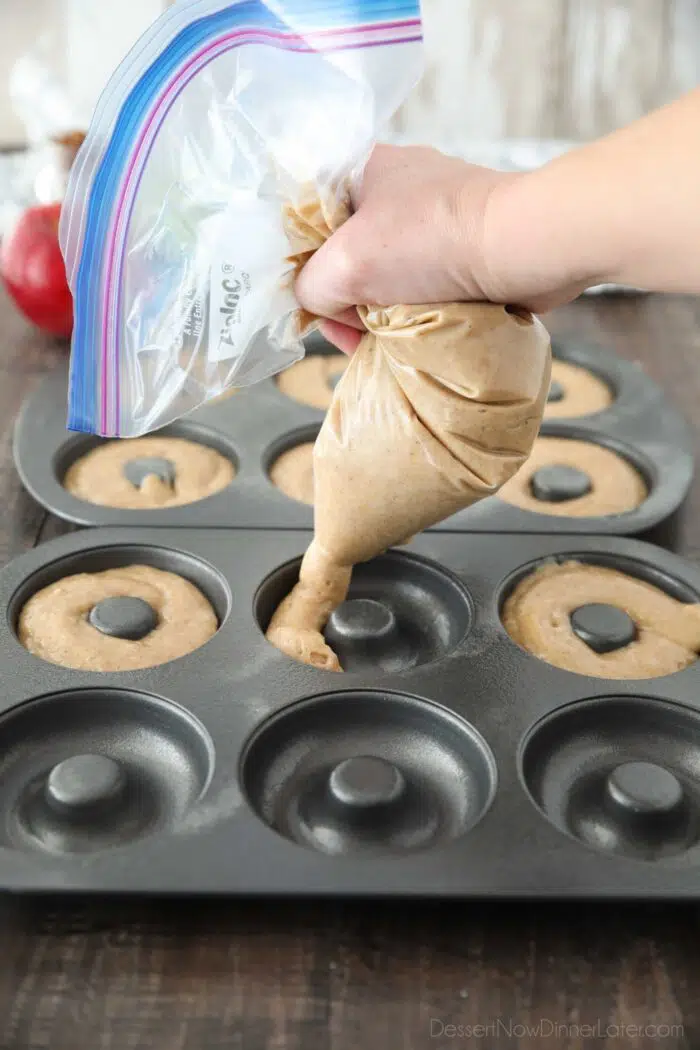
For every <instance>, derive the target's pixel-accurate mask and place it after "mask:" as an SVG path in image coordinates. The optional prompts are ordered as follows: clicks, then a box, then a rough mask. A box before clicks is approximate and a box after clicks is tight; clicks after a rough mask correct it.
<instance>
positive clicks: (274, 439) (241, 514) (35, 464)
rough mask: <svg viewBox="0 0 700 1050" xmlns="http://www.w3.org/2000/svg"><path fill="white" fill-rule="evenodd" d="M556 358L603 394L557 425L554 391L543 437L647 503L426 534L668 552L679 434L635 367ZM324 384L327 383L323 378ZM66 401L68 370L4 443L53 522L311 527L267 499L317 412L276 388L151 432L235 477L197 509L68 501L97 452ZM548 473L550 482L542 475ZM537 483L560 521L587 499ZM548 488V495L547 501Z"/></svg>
mask: <svg viewBox="0 0 700 1050" xmlns="http://www.w3.org/2000/svg"><path fill="white" fill-rule="evenodd" d="M327 347H328V344H324V343H322V342H321V344H320V345H319V344H318V343H316V344H312V345H311V346H310V347H309V352H323V351H324V350H325V349H326V348H327ZM555 357H556V358H557V359H559V360H561V361H564V362H566V363H568V364H573V365H579V366H581V367H583V368H584V369H586V370H587V372H588V374H592V375H593V376H594V377H597V378H599V379H600V380H602V383H603V384H604V385H605V386H607V387H609V389H610V391H611V393H612V403H611V404H610V405H609V406H607V407H604V408H603V409H602V410H601V411H597V412H595V413H594V414H592V415H588V416H576V418H574V419H567V418H565V417H564V416H562V414H561V412H562V408H563V407H564V406H565V405H566V404H567V401H566V391H565V390H562V385H563V384H562V383H560V382H559V381H558V380H556V381H555V383H554V384H553V387H552V398H553V400H552V402H551V406H552V409H553V410H554V411H556V413H557V416H556V418H546V419H545V422H544V425H543V434H545V435H554V436H559V437H568V438H574V439H578V440H584V441H590V442H593V443H594V445H602V446H604V448H606V449H610V450H612V452H614V453H617V454H618V455H620V456H621V457H622V459H623V461H626V463H629V464H631V465H632V467H633V468H635V469H636V471H637V472H638V473H639V475H641V479H642V481H643V485H642V488H643V489H644V488H646V490H647V493H648V495H647V497H646V499H643V502H642V503H641V505H640V506H638V507H636V508H635V509H632V510H629V511H627V512H625V513H620V514H612V515H608V516H605V517H585V518H582V517H573V516H567V514H561V513H557V514H556V516H555V514H554V513H551V512H550V513H538V512H537V510H536V505H535V509H533V508H532V507H531V508H530V509H523V508H521V507H519V506H515V505H512V504H510V503H507V502H505V501H504V500H502V499H500V498H498V497H494V498H491V499H488V500H484V501H482V502H481V503H480V504H477V505H476V506H474V507H472V508H469V509H468V510H466V511H462V512H460V513H458V514H455V515H453V516H452V517H451V518H448V519H447V521H445V522H443V523H442V524H440V525H439V526H437V529H438V531H465V532H519V533H521V532H551V531H556V532H560V533H576V534H580V533H605V534H611V535H630V536H639V537H643V538H645V539H653V540H655V541H656V542H659V543H662V544H664V545H665V546H668V547H672V546H673V543H674V534H675V527H676V525H677V520H678V511H679V509H680V508H681V506H682V504H683V501H684V499H685V496H686V494H687V491H688V488H689V486H690V482H691V480H692V474H693V459H692V455H691V451H690V449H691V442H690V438H689V433H688V428H687V427H686V424H685V423H684V421H683V420H682V419H681V418H680V417H679V415H678V414H677V412H676V411H675V410H674V409H673V408H672V407H671V406H669V405H668V404H667V403H666V401H665V399H664V395H663V393H662V391H661V390H660V389H659V388H658V387H657V386H656V385H655V384H654V383H653V382H652V381H651V380H650V379H649V378H648V377H647V376H646V375H645V374H644V373H643V372H642V370H641V369H640V368H639V367H637V366H636V365H633V364H630V363H628V362H624V361H621V360H619V359H617V358H616V357H613V356H610V355H607V354H604V353H602V352H600V351H598V350H596V349H594V348H590V347H587V346H583V345H580V344H578V343H560V344H557V345H556V346H555ZM328 381H329V383H331V382H332V377H331V376H329V380H328ZM329 392H330V391H329ZM66 396H67V370H58V371H56V372H54V373H53V374H51V375H49V376H48V377H47V378H46V379H45V380H44V382H43V383H42V384H41V385H40V386H39V387H38V388H37V389H36V390H35V391H34V393H33V394H32V395H31V396H30V398H29V399H28V401H27V402H26V403H25V405H24V407H23V410H22V412H21V415H20V418H19V420H18V423H17V427H16V431H15V442H14V453H15V462H16V464H17V469H18V471H19V474H20V476H21V478H22V481H23V483H24V485H25V486H26V488H27V489H28V490H29V492H30V493H31V494H32V495H33V496H34V497H35V498H36V499H37V500H38V501H39V502H40V503H41V504H42V505H43V506H45V507H47V508H48V509H49V510H51V511H52V512H53V513H55V514H57V515H58V516H59V517H62V518H65V519H67V520H69V521H72V522H75V523H77V524H80V525H120V526H121V525H148V526H153V527H156V526H161V525H168V526H197V527H207V528H230V527H234V528H311V527H312V524H313V515H312V508H311V506H309V505H308V504H306V503H303V502H299V501H297V500H295V499H292V498H290V497H289V496H287V495H285V494H284V493H283V492H282V491H280V489H279V488H277V487H275V485H273V483H272V481H271V480H270V476H269V472H270V469H271V468H272V466H273V464H274V463H275V462H276V461H277V460H278V457H280V456H281V455H282V454H283V453H285V452H286V451H287V450H289V449H291V448H292V447H294V446H297V445H299V444H302V443H308V442H313V440H314V439H315V436H316V434H317V433H318V429H319V427H320V425H321V422H322V419H323V411H322V410H320V409H317V408H312V407H308V406H307V405H302V404H300V403H298V402H297V401H294V400H292V399H291V398H290V397H288V396H286V395H285V394H283V393H282V392H281V391H280V390H279V389H278V387H277V383H276V382H275V380H268V381H266V382H263V383H260V384H258V385H257V386H255V387H254V388H252V389H251V390H247V391H245V392H242V393H240V394H235V395H233V396H232V397H230V398H228V399H225V400H223V401H219V402H218V403H216V404H212V405H211V406H209V407H206V408H204V409H201V410H199V411H198V412H196V413H194V414H193V415H192V416H190V417H188V418H187V419H185V420H182V421H180V422H179V423H177V424H175V425H173V426H171V427H167V428H165V429H164V430H163V431H161V434H163V435H170V436H174V437H182V438H189V439H190V440H192V441H195V442H198V443H202V444H205V445H209V446H211V447H212V448H214V449H215V450H217V451H218V452H219V453H221V454H223V456H225V457H227V458H228V459H230V460H231V461H232V462H233V464H234V466H235V468H236V477H235V478H234V480H233V481H232V482H231V483H230V484H228V485H227V486H226V487H225V488H224V489H223V490H221V491H219V492H217V493H215V494H214V495H211V496H209V497H207V498H206V499H203V500H200V501H199V502H196V503H189V504H186V505H183V506H173V507H160V508H158V509H137V510H133V509H128V510H127V509H115V508H111V507H107V506H99V505H96V504H94V503H89V502H86V501H84V500H82V499H77V498H76V497H75V496H74V495H72V494H71V493H70V492H68V491H67V490H66V489H65V488H64V487H63V485H62V480H63V478H64V477H65V474H66V472H67V471H68V469H69V468H70V467H71V465H72V464H74V463H75V462H76V460H78V459H79V458H80V457H82V456H83V455H85V454H86V453H87V452H89V451H90V450H91V449H93V448H95V447H97V446H98V445H99V444H100V443H101V442H100V440H99V439H95V438H90V437H86V436H85V435H76V434H70V433H68V432H67V431H66V429H65V413H66ZM146 465H147V466H148V464H146ZM554 466H555V467H556V466H557V464H556V463H555V464H554ZM143 467H144V462H143V460H142V459H138V460H137V461H135V462H134V464H131V465H127V466H126V467H123V468H122V469H123V471H124V474H125V476H126V477H127V478H129V479H130V480H131V483H132V484H134V485H136V484H138V480H139V476H140V474H141V473H143V470H142V468H143ZM163 467H164V471H165V472H164V475H163V478H164V480H167V478H168V469H169V468H168V463H167V462H163ZM132 468H133V469H132ZM116 469H119V468H116ZM151 469H153V468H152V467H151ZM548 472H549V474H551V470H550V469H549V468H545V473H546V474H547V473H548ZM545 481H546V483H547V484H546V487H545V493H544V494H545V495H547V492H549V496H548V498H551V499H552V500H554V501H556V502H557V509H558V510H561V508H562V507H564V508H565V507H566V501H567V500H568V499H570V498H572V491H573V494H574V497H575V496H576V494H577V493H580V492H581V491H583V490H585V489H586V487H588V488H590V487H591V484H593V483H594V482H595V479H591V478H590V477H588V476H587V475H586V474H585V471H584V472H583V473H582V472H581V471H580V470H579V471H578V472H577V477H575V478H573V482H574V489H573V490H571V489H567V485H569V486H570V485H571V483H572V475H571V471H570V470H569V474H568V480H567V478H566V477H565V478H564V479H563V482H562V478H561V476H560V475H558V474H557V471H556V470H555V471H554V481H552V478H551V477H547V478H545ZM552 483H554V485H555V488H556V489H557V491H555V492H554V493H553V494H552V492H551V485H552ZM581 485H583V489H581ZM557 486H558V488H557ZM576 486H578V488H577V487H576ZM552 505H553V504H551V503H550V506H552ZM546 506H547V505H546V504H544V503H543V507H545V508H546Z"/></svg>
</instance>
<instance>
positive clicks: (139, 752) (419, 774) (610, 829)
mask: <svg viewBox="0 0 700 1050" xmlns="http://www.w3.org/2000/svg"><path fill="white" fill-rule="evenodd" d="M308 538H309V534H308V532H307V531H305V530H295V531H291V530H278V531H275V532H273V531H271V530H254V531H249V530H244V529H240V530H229V531H224V530H221V529H219V530H215V529H210V530H205V529H200V530H194V529H179V530H177V531H174V530H172V529H170V530H168V529H146V528H139V529H133V528H98V529H91V530H83V531H81V532H78V533H74V534H72V535H70V536H67V537H63V538H62V539H59V540H55V541H52V542H50V543H47V544H45V545H43V546H41V547H39V548H37V549H35V550H33V551H31V552H30V553H28V554H26V555H23V556H22V557H21V558H19V559H17V560H16V561H14V562H12V563H11V564H10V565H9V566H7V567H6V568H5V569H4V570H2V572H0V602H1V603H2V605H3V607H4V610H5V614H4V615H3V616H2V617H0V661H2V666H3V669H4V675H3V685H4V687H3V691H2V696H1V698H0V888H3V889H10V890H15V891H22V890H24V891H59V890H60V891H64V892H65V891H70V892H91V891H107V892H115V893H128V892H154V893H155V892H157V893H185V894H187V893H191V894H212V893H214V894H216V893H221V894H239V895H246V894H256V895H260V894H263V895H265V894H267V895H279V894H283V895H306V894H315V895H318V894H327V895H342V896H352V895H355V896H368V895H373V896H382V897H392V896H424V897H472V898H494V897H503V898H508V897H510V898H513V897H518V898H536V897H548V898H627V899H629V898H635V897H636V898H644V899H649V898H658V899H662V898H695V899H697V898H698V897H700V662H699V663H696V664H692V665H691V666H690V667H688V668H686V669H685V670H683V671H680V672H678V673H676V674H673V675H668V676H664V677H661V678H655V679H647V680H641V681H640V680H637V681H615V680H601V679H593V678H589V677H585V676H581V675H576V674H572V673H569V672H567V671H563V670H560V669H557V668H555V667H552V666H550V665H548V664H546V663H544V662H542V661H540V660H537V659H535V658H534V657H532V656H530V655H529V654H528V653H526V652H525V651H524V650H522V649H521V648H520V647H519V646H517V645H516V644H515V643H514V642H513V641H512V640H511V639H510V638H509V636H508V635H507V634H506V632H505V630H504V628H503V626H502V623H501V619H500V615H501V613H500V610H501V607H502V603H503V601H504V600H505V597H506V596H507V594H508V593H509V589H510V588H511V587H512V586H513V585H514V584H515V583H516V582H517V580H518V579H520V578H521V577H522V574H523V572H525V571H528V570H530V569H531V568H532V567H533V566H535V565H537V564H538V563H540V562H542V561H544V560H548V559H552V558H553V559H556V560H568V559H570V558H578V559H580V560H584V561H588V562H593V563H596V562H599V563H601V564H603V565H606V566H611V565H612V566H617V567H618V568H620V569H622V570H623V571H625V572H628V573H632V574H636V575H638V576H640V577H642V578H646V579H648V580H650V581H652V582H655V583H656V584H657V585H658V586H661V587H662V588H664V589H666V590H668V591H669V593H671V594H672V595H673V596H675V597H676V598H679V599H680V600H685V601H693V600H697V599H698V598H700V571H698V570H697V569H695V568H693V567H692V566H689V565H688V564H686V563H685V562H684V561H682V560H681V559H679V558H678V557H676V556H675V555H673V554H670V553H668V552H665V551H662V550H659V549H656V548H654V547H651V546H649V545H647V544H645V543H641V542H639V541H637V540H631V539H627V538H611V537H601V536H577V537H574V538H572V537H565V536H559V537H546V536H534V535H530V536H521V537H519V539H518V540H517V542H514V543H504V542H503V538H502V537H498V536H484V535H466V534H457V533H451V534H450V533H445V532H443V533H438V532H433V533H429V534H427V533H426V534H423V535H422V536H420V537H418V538H417V539H416V540H415V541H414V542H413V543H411V544H410V545H408V546H407V547H405V548H401V549H396V550H392V551H390V552H388V553H387V554H386V555H384V556H382V557H380V558H377V559H376V560H375V561H373V562H371V563H368V564H366V565H363V566H361V567H360V568H359V569H358V570H357V571H356V572H355V574H354V577H353V581H352V586H351V592H350V598H349V601H348V602H347V603H346V604H345V605H344V607H343V608H342V609H341V610H340V612H339V615H338V616H337V618H336V619H337V622H336V623H335V625H334V627H333V630H334V632H335V634H334V643H336V644H339V646H340V645H341V644H342V645H343V646H344V651H343V652H344V656H343V659H344V665H345V667H346V671H345V672H344V673H343V674H333V673H332V672H325V671H319V670H316V669H315V668H311V667H306V666H303V665H300V664H297V663H295V662H294V661H291V660H289V659H288V658H287V657H285V656H284V655H283V654H281V653H280V652H278V651H277V650H276V649H275V648H273V647H272V646H271V645H270V644H269V643H268V642H267V641H266V640H265V637H264V628H265V626H266V623H267V621H268V620H269V617H270V615H271V613H272V610H273V609H274V607H275V604H276V602H277V601H278V600H279V598H280V597H281V596H282V595H283V594H284V593H285V592H286V590H287V589H288V588H289V587H290V586H291V584H292V583H293V581H294V578H295V572H296V570H297V567H298V564H299V559H300V557H301V555H302V553H303V551H304V549H305V547H306V545H307V542H308ZM134 563H141V564H151V565H154V566H156V567H157V568H161V569H166V570H170V571H172V572H175V573H179V574H181V575H184V576H186V577H187V578H188V579H189V580H191V581H192V582H193V583H194V584H196V585H197V586H198V587H199V588H200V589H201V590H202V592H203V593H204V594H205V595H206V596H207V597H208V598H209V600H210V601H211V603H212V605H213V607H214V609H215V611H216V613H217V616H218V619H219V625H220V626H219V630H218V632H217V633H216V634H215V635H214V637H213V638H211V639H210V641H208V642H207V643H206V644H205V645H204V646H202V647H201V648H199V649H197V650H196V651H194V652H193V653H191V654H190V655H188V656H186V657H183V658H181V659H177V660H174V661H171V662H170V663H166V664H163V665H161V666H157V667H152V668H148V669H146V670H139V671H126V672H119V673H104V674H101V673H94V672H92V673H91V672H87V671H74V670H69V669H66V668H63V667H59V666H54V665H51V664H48V663H46V662H44V661H43V660H41V659H39V658H38V657H36V656H34V655H32V654H31V653H29V652H28V651H27V650H25V649H24V648H23V646H22V645H21V644H20V643H19V641H18V639H17V636H16V627H17V619H18V616H19V614H20V611H21V607H22V605H23V603H24V602H25V601H27V599H28V598H29V597H30V596H31V595H32V594H33V593H34V592H35V591H36V590H37V589H40V588H41V587H44V586H46V585H47V584H49V583H51V582H53V581H55V580H57V579H60V578H62V577H63V576H65V575H68V574H72V573H76V572H81V571H88V572H94V571H100V570H102V569H106V568H111V567H116V566H124V565H128V564H134Z"/></svg>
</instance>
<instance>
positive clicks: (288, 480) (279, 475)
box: [269, 441, 314, 506]
mask: <svg viewBox="0 0 700 1050" xmlns="http://www.w3.org/2000/svg"><path fill="white" fill-rule="evenodd" d="M313 453H314V442H313V441H304V442H301V443H300V444H298V445H292V447H291V448H287V449H285V451H284V452H281V453H280V455H279V456H277V457H276V459H274V460H273V461H272V463H271V465H270V468H269V475H270V481H271V482H272V484H273V485H274V486H275V487H276V488H278V489H279V490H280V492H283V493H284V494H285V496H288V497H289V498H290V499H294V500H297V502H299V503H306V504H308V506H313V502H314V464H313Z"/></svg>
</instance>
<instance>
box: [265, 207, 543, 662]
mask: <svg viewBox="0 0 700 1050" xmlns="http://www.w3.org/2000/svg"><path fill="white" fill-rule="evenodd" d="M286 217H287V226H288V235H289V237H290V242H291V244H292V246H293V248H294V251H295V253H296V269H297V270H298V269H299V268H300V267H301V266H302V265H303V263H304V260H305V258H307V257H308V256H309V255H310V254H311V253H312V252H313V251H315V250H316V249H317V248H318V247H319V246H320V245H321V244H322V243H323V241H325V240H326V239H327V237H328V236H329V235H330V233H331V231H332V230H333V229H335V228H337V226H338V225H340V222H342V221H343V218H344V217H347V216H346V215H345V216H343V215H340V216H334V215H330V216H329V213H328V209H324V206H323V203H322V202H321V201H318V200H312V201H311V202H310V203H309V205H308V206H307V208H305V209H302V210H300V211H297V212H296V213H294V212H293V211H292V210H290V211H289V212H288V214H287V216H286ZM291 261H292V262H295V259H294V258H293V259H292V260H291ZM360 315H361V317H362V320H363V322H364V324H365V327H366V328H367V335H365V337H364V339H363V340H362V342H361V343H360V346H359V347H358V349H357V350H356V352H355V353H354V354H353V356H352V357H351V359H350V362H349V364H348V366H347V368H346V370H345V372H344V374H343V376H342V378H341V380H340V382H339V383H338V385H337V387H336V389H335V393H334V395H333V399H332V402H331V406H330V408H329V410H328V412H327V414H326V417H325V419H324V422H323V425H322V427H321V430H320V433H319V435H318V438H317V440H316V444H315V446H314V455H313V467H314V498H315V503H314V538H313V541H312V543H311V545H310V546H309V548H308V550H307V552H306V554H305V555H304V558H303V560H302V563H301V568H300V571H299V582H298V584H297V585H296V586H295V587H294V588H293V589H292V591H291V592H290V594H289V595H287V597H286V598H285V599H284V600H283V601H282V602H281V604H280V605H279V607H278V608H277V609H276V611H275V613H274V614H273V616H272V619H271V621H270V624H269V626H268V629H267V635H266V637H267V638H268V640H269V641H270V642H271V643H272V644H273V645H275V646H277V648H278V649H281V650H282V651H283V652H284V653H286V654H287V655H288V656H290V657H292V658H293V659H295V660H299V661H301V662H303V663H309V664H312V665H313V666H315V667H320V668H324V669H326V670H330V671H340V670H341V667H340V664H339V662H338V659H337V657H336V655H335V653H334V652H333V651H332V649H331V648H330V647H329V646H328V645H327V644H326V642H325V640H324V638H323V634H322V631H323V628H324V627H325V625H326V623H327V621H328V617H329V615H330V613H331V612H332V611H333V609H334V608H336V607H337V606H338V605H340V603H341V602H342V601H344V599H345V597H346V595H347V591H348V587H349V585H350V577H351V574H352V566H353V565H355V564H356V563H357V562H362V561H368V560H369V559H370V558H374V557H375V556H376V555H378V554H381V553H382V552H383V551H385V550H387V548H389V547H391V546H394V545H396V544H400V543H403V542H406V541H407V540H408V539H409V538H410V537H412V536H414V535H416V533H418V532H421V531H422V530H423V529H425V528H428V527H429V526H430V525H434V524H435V523H436V522H438V521H442V520H443V519H444V518H447V517H449V515H450V514H454V513H456V511H458V510H461V509H463V508H464V507H468V506H469V505H470V504H472V503H474V502H476V501H477V500H479V499H482V498H483V497H484V496H489V495H492V494H493V493H494V492H496V491H497V490H498V489H499V487H500V486H501V485H502V484H503V483H504V482H505V481H506V480H507V479H508V478H509V477H511V476H512V475H513V474H514V473H515V471H516V470H518V468H519V467H520V466H521V465H522V464H523V462H524V461H525V459H526V457H527V456H528V454H529V452H530V450H531V448H532V444H533V441H534V439H535V436H536V435H537V432H538V430H539V427H540V423H541V421H542V410H543V407H544V402H545V398H546V396H547V391H548V389H549V379H550V350H549V337H548V335H547V332H546V331H545V329H544V327H543V326H542V324H541V323H540V322H539V321H538V320H536V319H535V318H534V317H533V316H532V315H531V314H530V313H529V312H527V311H522V310H518V309H511V308H509V307H504V306H495V305H491V304H484V303H452V304H444V303H443V304H435V305H425V306H392V307H387V308H375V309H370V308H366V307H365V308H362V309H361V310H360ZM312 320H313V318H308V317H306V316H305V315H303V314H301V315H300V318H299V326H300V329H301V330H303V326H304V324H305V323H307V322H309V321H312Z"/></svg>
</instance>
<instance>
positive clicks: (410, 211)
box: [296, 146, 588, 353]
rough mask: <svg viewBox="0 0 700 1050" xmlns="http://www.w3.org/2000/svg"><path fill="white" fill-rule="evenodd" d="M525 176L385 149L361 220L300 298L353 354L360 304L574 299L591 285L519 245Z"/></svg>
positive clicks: (541, 303)
mask: <svg viewBox="0 0 700 1050" xmlns="http://www.w3.org/2000/svg"><path fill="white" fill-rule="evenodd" d="M526 178H528V176H527V175H520V174H512V173H504V172H497V171H492V170H490V169H488V168H481V167H476V166H474V165H470V164H466V163H465V162H464V161H461V160H457V159H455V158H451V157H447V156H445V155H444V154H442V153H439V152H438V151H437V150H433V149H428V148H423V147H396V146H378V147H377V148H376V149H375V151H374V153H373V154H372V157H371V158H370V161H369V163H368V165H367V168H366V170H365V173H364V178H363V181H362V185H361V187H360V189H359V191H358V194H357V197H356V199H355V200H354V202H353V203H354V207H355V211H354V214H353V215H352V216H351V218H350V219H349V220H348V221H347V222H346V223H345V224H344V225H343V226H341V227H340V229H339V230H338V231H337V232H336V233H335V234H333V236H332V237H331V238H330V239H329V240H328V241H327V242H326V243H325V244H324V245H323V246H322V247H321V248H320V249H319V250H318V251H317V252H316V253H315V255H314V256H312V258H311V259H310V260H309V262H308V263H307V264H306V266H305V267H304V269H303V270H302V271H301V273H300V275H299V278H298V280H297V285H296V291H297V296H298V298H299V301H300V302H301V304H302V306H303V307H305V308H306V309H307V310H309V311H310V312H311V313H314V314H316V315H318V316H321V317H324V318H329V320H326V321H324V322H323V323H322V326H321V328H322V331H323V334H324V335H325V336H326V338H327V339H329V340H330V341H331V342H333V343H335V345H336V346H337V347H338V348H339V349H341V350H343V351H345V352H346V353H352V351H353V350H354V349H355V348H356V346H357V344H358V343H359V341H360V338H361V336H360V334H359V333H360V331H361V330H362V329H363V326H362V323H361V321H360V320H359V318H358V316H357V312H356V310H355V307H356V306H358V305H371V306H391V305H394V304H397V303H405V304H412V303H435V302H453V301H470V300H477V301H491V302H502V303H511V304H516V305H519V306H525V307H528V308H530V309H533V310H536V311H542V310H544V309H549V308H551V307H552V306H554V305H557V304H558V303H559V302H566V301H568V300H569V299H572V298H574V297H575V296H576V295H577V294H578V293H579V292H580V291H581V290H582V289H583V288H584V287H586V285H587V283H588V282H587V281H586V280H583V281H582V280H581V278H580V277H574V276H571V275H566V274H562V273H560V272H559V273H554V274H551V273H549V271H548V268H547V266H546V265H539V264H538V260H536V259H534V258H533V253H532V252H531V251H530V250H529V245H528V244H527V243H520V244H518V236H519V232H518V221H517V214H516V215H515V220H514V219H513V211H514V207H515V197H516V195H515V194H514V192H513V190H514V187H515V184H516V183H518V182H519V181H520V180H522V179H526ZM518 195H519V194H518ZM509 216H511V218H510V219H509Z"/></svg>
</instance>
